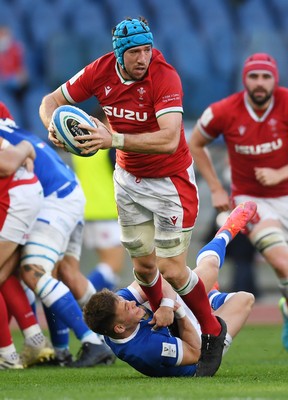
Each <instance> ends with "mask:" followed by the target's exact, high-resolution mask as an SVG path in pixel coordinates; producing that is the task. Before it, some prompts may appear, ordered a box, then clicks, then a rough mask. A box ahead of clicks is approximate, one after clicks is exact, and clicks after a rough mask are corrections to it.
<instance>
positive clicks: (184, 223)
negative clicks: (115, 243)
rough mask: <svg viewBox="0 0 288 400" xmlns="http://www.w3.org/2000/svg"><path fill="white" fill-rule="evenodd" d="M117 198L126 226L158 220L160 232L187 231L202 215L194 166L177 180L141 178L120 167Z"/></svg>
mask: <svg viewBox="0 0 288 400" xmlns="http://www.w3.org/2000/svg"><path fill="white" fill-rule="evenodd" d="M114 186H115V197H116V202H117V208H118V214H119V222H120V225H122V226H130V225H132V226H133V225H139V224H142V223H144V222H147V221H151V220H154V225H155V227H156V229H158V230H159V231H162V232H165V231H170V232H173V231H177V232H179V231H185V230H191V229H192V228H193V227H194V224H195V221H196V218H197V215H198V190H197V186H196V181H195V174H194V170H193V164H191V165H190V167H189V168H188V169H187V170H186V171H183V173H182V174H178V175H177V176H174V177H166V178H157V179H155V178H137V177H135V176H134V175H132V174H130V173H129V172H127V171H125V170H124V169H122V168H121V167H119V165H117V164H116V167H115V171H114Z"/></svg>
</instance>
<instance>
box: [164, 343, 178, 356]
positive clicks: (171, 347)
mask: <svg viewBox="0 0 288 400" xmlns="http://www.w3.org/2000/svg"><path fill="white" fill-rule="evenodd" d="M161 356H163V357H173V358H176V357H177V351H176V344H172V343H165V342H164V343H162V353H161Z"/></svg>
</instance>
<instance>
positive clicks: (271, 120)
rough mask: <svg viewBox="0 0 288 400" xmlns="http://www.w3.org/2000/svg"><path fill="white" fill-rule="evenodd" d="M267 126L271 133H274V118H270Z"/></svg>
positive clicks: (275, 122)
mask: <svg viewBox="0 0 288 400" xmlns="http://www.w3.org/2000/svg"><path fill="white" fill-rule="evenodd" d="M268 125H269V126H270V128H271V130H272V131H275V129H276V125H277V120H276V119H275V118H271V119H270V120H269V121H268Z"/></svg>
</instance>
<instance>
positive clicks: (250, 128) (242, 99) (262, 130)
mask: <svg viewBox="0 0 288 400" xmlns="http://www.w3.org/2000/svg"><path fill="white" fill-rule="evenodd" d="M198 127H199V129H200V130H201V132H202V134H203V135H204V136H206V137H209V138H210V139H215V138H216V137H218V136H219V135H220V134H221V133H222V134H223V136H224V140H225V142H226V145H227V150H228V154H229V160H230V165H231V173H232V186H231V187H232V194H233V195H239V194H247V195H251V196H257V197H266V198H267V197H279V196H287V195H288V180H286V181H283V182H281V183H279V184H278V185H276V186H265V187H264V186H262V185H261V184H260V183H259V182H258V181H257V180H256V178H255V173H254V168H255V167H265V168H276V169H277V168H281V167H283V166H285V165H287V164H288V89H286V88H283V87H279V88H277V89H276V90H275V92H274V96H273V99H272V102H271V104H270V106H269V108H268V109H267V110H266V112H265V113H264V114H263V115H262V116H261V117H258V116H257V114H256V113H255V112H254V110H253V109H252V107H251V106H250V105H249V103H248V101H247V94H245V92H244V91H242V92H239V93H235V94H233V95H231V96H229V97H227V98H225V99H223V100H221V101H218V102H216V103H213V104H212V105H211V106H210V107H208V108H207V109H206V110H205V111H204V113H203V114H202V116H201V117H200V119H199V121H198Z"/></svg>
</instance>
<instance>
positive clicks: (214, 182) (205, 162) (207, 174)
mask: <svg viewBox="0 0 288 400" xmlns="http://www.w3.org/2000/svg"><path fill="white" fill-rule="evenodd" d="M209 143H211V140H209V139H207V138H205V137H204V136H203V135H202V133H201V132H200V129H199V127H198V126H197V125H196V126H195V127H194V129H193V131H192V134H191V138H190V141H189V148H190V151H191V154H192V157H193V159H194V161H195V164H196V167H197V169H198V170H199V172H200V174H201V175H202V177H203V178H204V179H205V181H206V182H207V185H208V187H209V189H210V191H211V197H212V205H213V207H215V208H216V209H217V211H219V212H221V211H227V210H229V205H230V204H229V196H228V193H227V191H226V190H225V189H224V187H223V185H222V183H221V181H220V179H219V177H218V175H217V173H216V171H215V168H214V166H213V163H212V159H211V156H210V153H209V151H208V149H207V148H206V146H207V144H209Z"/></svg>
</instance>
